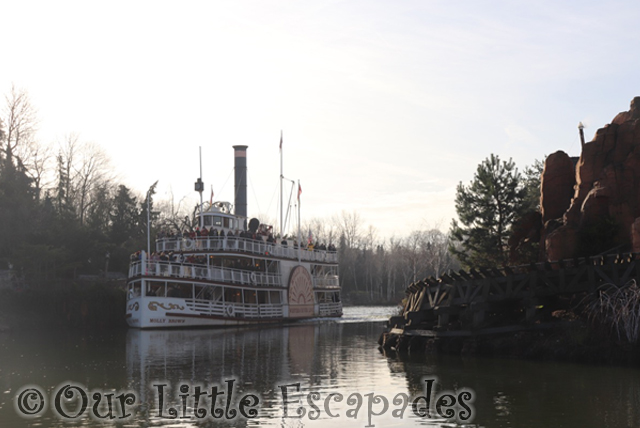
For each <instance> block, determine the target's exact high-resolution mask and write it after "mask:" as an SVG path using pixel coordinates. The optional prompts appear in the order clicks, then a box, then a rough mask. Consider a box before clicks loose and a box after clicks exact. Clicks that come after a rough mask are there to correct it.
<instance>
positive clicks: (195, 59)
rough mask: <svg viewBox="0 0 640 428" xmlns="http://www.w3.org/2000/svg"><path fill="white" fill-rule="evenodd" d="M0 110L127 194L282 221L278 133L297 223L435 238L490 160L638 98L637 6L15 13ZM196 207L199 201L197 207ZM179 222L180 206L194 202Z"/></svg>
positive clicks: (199, 6)
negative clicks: (27, 117) (98, 169)
mask: <svg viewBox="0 0 640 428" xmlns="http://www.w3.org/2000/svg"><path fill="white" fill-rule="evenodd" d="M2 15H3V22H2V25H0V40H2V41H3V43H2V50H1V52H2V60H1V62H0V90H2V92H3V93H5V94H6V93H7V92H8V91H9V90H10V88H11V85H12V84H15V85H16V86H17V87H20V88H24V89H26V90H27V91H28V93H29V95H30V97H31V100H32V103H33V104H34V106H35V107H36V108H37V109H38V114H39V118H40V124H39V133H38V136H39V140H40V141H42V142H43V143H54V142H56V141H60V140H63V139H64V136H65V135H68V134H69V133H76V134H78V135H79V136H80V139H81V140H83V141H87V142H93V143H96V144H98V145H100V146H102V147H103V148H104V149H105V151H106V152H107V153H108V155H109V156H110V158H111V160H112V163H113V165H114V169H115V170H116V171H117V172H118V173H119V176H120V177H121V180H122V182H123V183H124V184H126V185H127V186H129V187H131V188H133V189H134V190H135V191H137V192H140V193H143V192H145V191H146V189H147V188H148V187H149V186H150V185H151V184H152V183H153V182H154V181H156V180H159V181H160V182H159V190H160V191H159V194H158V197H160V198H168V197H169V195H170V194H173V195H174V198H175V199H176V200H179V199H182V198H183V197H184V196H189V197H192V198H193V201H194V203H195V201H196V197H197V194H195V193H194V191H193V182H194V181H195V180H196V178H197V177H198V175H199V167H198V147H200V146H201V147H202V152H203V180H204V182H205V188H206V189H207V190H208V189H209V188H210V186H213V189H214V192H215V199H216V200H217V199H222V200H230V201H232V200H233V176H232V171H233V149H232V148H231V146H232V145H235V144H244V145H248V146H249V149H248V152H247V155H248V161H247V162H248V167H249V180H250V187H249V195H248V204H249V208H248V209H249V215H251V216H257V215H262V216H268V217H270V218H275V217H276V212H277V189H278V176H279V168H280V167H279V152H278V144H279V141H280V131H281V130H282V131H283V132H284V144H283V146H284V169H285V176H287V177H289V178H291V179H295V180H298V179H299V180H300V182H301V184H302V189H303V194H302V216H303V217H304V218H307V219H310V218H312V217H326V218H328V217H331V216H332V215H336V214H339V213H341V212H342V211H346V212H353V211H357V212H358V213H359V214H360V216H361V217H362V219H363V221H364V225H365V226H368V225H372V226H374V227H375V228H376V229H377V231H378V234H379V236H380V237H390V236H392V235H396V236H404V235H406V234H408V233H409V232H411V231H412V230H415V229H423V228H429V227H434V226H439V227H440V228H442V229H443V230H446V229H448V226H449V224H450V221H451V218H452V217H454V216H455V209H454V203H453V200H454V195H455V187H456V185H457V184H458V183H459V182H463V183H468V182H469V181H470V180H471V179H472V177H473V173H474V171H475V169H476V167H477V165H478V164H479V163H480V162H481V161H482V160H483V159H485V158H487V157H488V156H489V155H490V154H491V153H495V154H498V155H499V156H500V157H501V158H503V159H508V158H513V160H514V161H515V162H516V165H517V166H518V167H519V169H520V170H522V169H523V168H524V167H526V166H527V165H530V164H531V163H533V161H534V160H535V159H542V158H543V157H544V156H545V155H548V154H550V153H552V152H555V151H557V150H564V151H566V152H568V153H569V154H570V155H572V156H578V155H579V154H580V153H579V151H580V142H579V138H578V130H577V125H578V122H580V121H583V122H585V123H586V125H587V128H586V130H585V132H586V136H587V139H588V140H590V139H591V138H592V137H593V134H594V133H595V131H596V130H597V129H598V128H600V127H602V126H604V125H605V124H607V123H609V122H610V121H611V119H613V117H614V116H615V115H616V114H617V113H618V112H620V111H623V110H628V108H629V102H630V101H631V99H632V98H633V97H634V96H636V95H640V88H638V86H639V85H640V55H639V51H640V47H639V46H640V25H638V22H640V3H638V2H637V1H620V2H615V1H613V2H602V1H565V2H562V1H558V0H554V1H546V0H543V1H536V2H524V1H479V0H472V1H452V0H444V1H433V0H422V1H375V0H369V1H327V0H323V1H314V2H311V1H264V0H261V1H243V0H238V1H224V2H223V1H215V0H208V1H181V2H177V1H173V2H165V1H153V2H151V1H149V2H146V1H126V2H118V1H109V2H101V3H98V2H87V1H79V2H68V1H60V0H57V1H41V2H35V1H13V2H5V3H4V4H3V7H2ZM206 193H207V192H205V199H208V195H207V194H206ZM190 204H191V202H190Z"/></svg>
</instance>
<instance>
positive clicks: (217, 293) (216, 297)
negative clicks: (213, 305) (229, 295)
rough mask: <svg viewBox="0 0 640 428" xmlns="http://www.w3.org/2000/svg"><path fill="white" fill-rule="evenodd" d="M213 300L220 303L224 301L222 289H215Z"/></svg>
mask: <svg viewBox="0 0 640 428" xmlns="http://www.w3.org/2000/svg"><path fill="white" fill-rule="evenodd" d="M212 300H213V301H214V302H219V301H220V300H222V287H213V296H212Z"/></svg>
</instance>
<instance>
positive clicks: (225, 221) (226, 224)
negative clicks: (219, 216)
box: [224, 217, 230, 229]
mask: <svg viewBox="0 0 640 428" xmlns="http://www.w3.org/2000/svg"><path fill="white" fill-rule="evenodd" d="M229 220H230V219H229V218H227V217H225V218H224V227H226V228H227V229H228V228H229V227H230V226H229Z"/></svg>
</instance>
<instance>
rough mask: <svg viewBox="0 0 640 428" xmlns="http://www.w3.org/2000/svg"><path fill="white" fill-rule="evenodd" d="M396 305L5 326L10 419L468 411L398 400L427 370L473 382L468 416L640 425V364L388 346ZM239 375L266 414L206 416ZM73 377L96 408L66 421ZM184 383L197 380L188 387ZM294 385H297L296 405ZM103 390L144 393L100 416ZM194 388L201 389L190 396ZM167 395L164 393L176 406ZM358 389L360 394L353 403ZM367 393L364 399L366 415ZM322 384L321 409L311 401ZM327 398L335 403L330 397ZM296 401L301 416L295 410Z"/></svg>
mask: <svg viewBox="0 0 640 428" xmlns="http://www.w3.org/2000/svg"><path fill="white" fill-rule="evenodd" d="M394 310H395V309H394V308H368V307H355V308H345V315H344V317H343V318H342V319H335V320H322V321H309V322H304V323H297V324H292V325H286V326H278V327H263V328H243V329H219V330H180V331H137V330H130V331H128V332H125V333H122V334H117V335H108V334H102V335H81V334H78V333H59V334H51V333H47V334H44V333H39V332H31V333H27V334H23V333H21V334H19V335H18V334H12V333H0V427H49V426H60V427H61V426H65V427H67V426H68V427H71V426H122V427H135V426H163V427H164V426H171V427H201V426H240V427H245V426H271V427H275V426H277V427H305V426H321V425H322V426H327V424H328V423H331V424H332V426H341V427H365V426H367V425H368V426H376V427H392V426H397V427H400V426H402V427H405V426H434V427H436V426H437V427H439V426H447V427H449V426H457V425H459V424H458V423H456V422H447V421H445V420H443V419H442V418H438V417H437V414H436V413H435V412H433V409H432V412H433V413H432V414H431V415H430V417H419V416H416V415H415V414H414V413H413V412H412V410H411V407H408V408H407V409H406V410H405V412H404V413H403V418H402V419H400V418H398V417H394V415H393V414H392V412H393V411H399V409H400V408H401V404H400V403H398V405H395V404H394V402H393V399H394V397H396V396H398V395H399V394H400V395H401V394H405V395H406V396H408V397H412V398H413V397H418V396H420V395H424V392H425V388H424V386H425V380H428V379H434V378H437V381H436V382H437V384H436V391H435V393H436V394H442V393H445V392H446V391H450V392H452V393H453V394H454V395H456V396H457V394H459V393H460V392H462V391H464V390H465V389H468V390H469V391H470V392H472V395H473V397H474V399H475V401H474V402H473V409H474V415H475V418H474V419H473V421H472V423H470V424H468V426H474V427H515V428H518V427H523V428H526V427H556V428H562V427H572V428H573V427H576V428H577V427H580V428H584V427H604V428H614V427H637V426H640V372H639V371H638V370H637V369H633V368H618V367H600V366H587V365H571V364H558V363H548V362H531V361H521V360H501V359H478V358H469V359H461V358H452V357H442V356H441V357H434V356H425V355H410V356H406V355H405V356H399V355H396V354H383V353H381V352H380V351H379V350H378V345H377V339H378V336H379V334H380V332H381V330H382V326H383V321H384V320H386V319H387V318H388V316H389V314H390V313H391V312H392V311H394ZM231 383H233V394H232V395H231V399H230V409H231V410H233V409H236V410H237V409H238V406H239V403H240V401H241V400H242V398H243V397H244V396H245V395H247V394H253V395H255V396H256V397H257V398H258V400H259V404H258V405H257V406H256V408H257V410H258V414H257V417H255V418H250V419H245V418H241V417H240V415H239V414H237V415H236V416H235V417H232V418H230V419H225V416H224V415H223V417H222V418H221V419H213V418H211V417H209V416H207V417H205V418H204V419H202V420H199V419H196V418H195V417H194V413H193V411H194V409H193V405H194V399H193V393H194V391H195V387H196V386H200V387H201V388H203V389H206V391H207V393H211V387H213V386H218V387H219V391H218V392H220V391H223V390H224V391H226V389H227V387H228V386H229V385H230V384H231ZM67 384H70V385H75V386H76V387H78V388H80V387H82V388H83V389H84V390H86V391H87V392H86V394H87V401H88V409H87V411H86V412H85V414H86V415H87V416H85V417H78V418H72V419H70V420H67V421H65V420H62V419H61V418H60V417H59V416H58V414H59V413H56V409H55V395H56V392H57V391H58V390H59V389H60V388H61V387H63V386H65V385H67ZM296 384H299V389H300V391H299V392H296V390H295V388H296V387H295V386H290V387H285V385H296ZM158 385H166V386H164V387H162V388H163V392H164V393H163V394H159V392H158V391H159V388H160V387H159V386H158ZM181 385H184V387H185V388H187V390H185V391H183V392H180V386H181ZM28 386H30V387H31V388H34V389H37V390H39V391H41V392H42V394H43V397H44V400H45V402H46V404H45V408H44V409H43V410H42V411H41V412H40V413H38V416H36V417H34V418H31V419H25V418H24V417H22V416H20V414H19V410H17V409H16V407H15V406H14V402H15V401H16V397H18V396H19V395H20V393H21V392H22V391H23V390H25V389H27V387H28ZM283 388H284V389H286V390H287V392H288V394H289V396H288V399H287V400H288V404H287V405H286V406H285V404H284V399H283ZM71 391H72V392H75V395H73V394H72V398H71V400H69V402H68V403H67V402H64V403H63V405H64V406H65V407H63V411H65V412H67V414H70V415H71V416H74V411H76V410H77V409H78V408H77V407H74V406H75V405H76V404H77V403H80V402H81V399H80V395H79V393H77V391H78V389H72V390H71ZM93 392H98V393H101V394H102V397H103V401H102V403H105V402H106V398H104V397H106V395H107V394H110V393H112V394H114V395H115V396H117V395H120V394H125V393H128V392H130V393H132V394H135V404H133V405H131V406H128V407H127V409H128V410H129V411H130V412H131V413H132V417H131V418H130V419H128V420H126V421H123V420H120V419H118V418H119V416H120V408H119V407H118V406H117V405H116V404H117V399H116V398H115V397H114V398H113V402H114V403H116V404H114V405H113V409H114V410H113V414H114V416H115V417H116V419H113V420H109V419H106V420H101V421H98V420H96V419H94V418H93V417H91V413H92V406H93V403H94V401H93V400H92V398H93ZM181 393H182V394H183V395H187V394H189V397H188V398H186V399H185V403H186V405H185V406H184V409H183V406H182V404H181V401H180V400H181V398H179V395H180V394H181ZM372 393H373V394H372ZM331 394H334V395H331ZM335 394H342V397H343V400H342V401H337V399H338V398H339V395H335ZM159 396H162V397H163V400H164V403H163V404H164V406H163V407H162V410H163V414H162V415H160V414H159V404H158V398H159ZM349 396H351V397H352V398H354V399H356V401H355V402H354V403H348V402H347V399H348V397H349ZM375 396H379V397H378V398H380V397H384V399H386V400H387V401H388V403H389V408H388V409H387V410H386V411H384V412H383V407H382V406H383V405H384V404H383V401H384V400H383V399H381V400H382V401H381V402H380V403H375V402H372V404H371V411H372V412H374V413H383V414H382V415H379V416H375V415H374V416H371V420H370V421H369V416H368V414H369V412H368V410H367V409H368V405H369V402H370V401H372V400H373V399H374V397H375ZM227 397H228V394H226V393H225V395H221V397H220V398H219V400H218V402H217V407H222V409H223V410H224V407H225V404H226V401H225V400H226V399H227ZM359 397H360V398H361V399H362V407H361V408H360V409H359V411H358V414H357V415H354V409H356V408H357V406H358V402H357V399H358V398H359ZM308 398H311V402H312V403H313V405H315V406H316V407H317V410H316V409H314V406H313V405H309V404H308V402H307V399H308ZM60 401H61V402H62V401H64V400H63V399H62V398H61V399H60ZM37 403H38V400H30V401H27V402H26V404H27V405H28V406H31V407H33V408H36V410H37ZM325 403H327V404H328V410H329V412H331V414H328V413H327V412H326V411H325V408H324V405H325ZM210 404H211V399H210V398H207V396H206V395H203V396H202V397H201V398H200V408H202V407H204V408H206V409H207V411H209V410H210ZM248 404H251V403H248ZM285 407H286V408H287V412H288V414H287V416H288V417H285V415H284V411H285ZM300 407H301V408H302V409H303V410H304V415H303V416H302V418H300V419H295V418H292V417H290V416H295V415H296V409H298V408H300ZM171 408H175V409H176V410H177V412H178V415H177V416H178V417H177V418H176V419H170V418H169V417H170V415H169V410H170V409H171ZM460 409H461V408H459V409H458V410H460ZM97 412H98V413H101V414H102V415H105V414H106V407H104V406H103V407H98V408H97ZM309 412H311V413H309ZM332 415H334V416H335V417H332ZM182 416H184V418H182ZM396 416H397V415H396ZM316 418H317V419H316Z"/></svg>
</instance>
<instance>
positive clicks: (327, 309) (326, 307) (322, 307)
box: [318, 302, 342, 317]
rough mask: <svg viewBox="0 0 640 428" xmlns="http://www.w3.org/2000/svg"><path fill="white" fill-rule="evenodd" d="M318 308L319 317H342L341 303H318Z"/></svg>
mask: <svg viewBox="0 0 640 428" xmlns="http://www.w3.org/2000/svg"><path fill="white" fill-rule="evenodd" d="M318 306H319V312H320V313H319V314H318V315H320V316H321V317H327V316H337V315H338V314H340V315H342V303H340V302H329V303H319V304H318Z"/></svg>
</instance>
